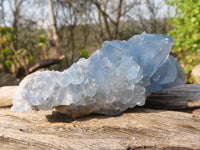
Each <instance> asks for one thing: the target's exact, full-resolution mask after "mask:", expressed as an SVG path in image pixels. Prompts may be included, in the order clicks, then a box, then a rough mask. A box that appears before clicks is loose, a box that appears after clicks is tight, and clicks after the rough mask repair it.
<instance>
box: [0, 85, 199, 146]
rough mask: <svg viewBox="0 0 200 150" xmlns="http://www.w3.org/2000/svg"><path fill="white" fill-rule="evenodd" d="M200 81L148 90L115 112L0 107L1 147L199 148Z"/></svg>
mask: <svg viewBox="0 0 200 150" xmlns="http://www.w3.org/2000/svg"><path fill="white" fill-rule="evenodd" d="M199 100H200V85H184V86H181V87H176V88H172V89H168V90H165V91H161V92H157V93H153V94H152V96H150V97H149V98H148V100H147V104H146V105H145V106H143V107H137V108H133V109H129V110H127V111H126V112H124V113H123V114H122V115H120V116H117V117H106V116H101V115H90V116H86V117H82V118H78V119H75V120H73V119H70V118H67V117H66V116H64V115H62V114H59V113H57V112H55V111H27V112H24V113H13V112H11V111H10V108H0V149H3V150H9V149H11V150H13V149H19V150H21V149H23V150H26V149H27V150H29V149H31V150H38V149H42V150H44V149H51V150H54V149H55V150H58V149H60V150H61V149H95V150H96V149H137V150H140V149H152V150H156V149H164V150H168V149H172V150H177V149H180V150H186V149H200V101H199Z"/></svg>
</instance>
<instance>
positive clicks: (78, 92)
mask: <svg viewBox="0 0 200 150" xmlns="http://www.w3.org/2000/svg"><path fill="white" fill-rule="evenodd" d="M172 45H173V38H172V37H169V36H166V35H158V34H146V33H143V34H140V35H135V36H133V37H132V38H130V39H129V40H128V41H111V42H108V41H105V42H104V43H103V46H102V48H101V50H97V51H95V52H94V53H93V54H92V55H91V56H90V57H89V58H88V59H84V58H81V59H80V60H79V61H78V62H77V63H74V64H73V65H72V66H71V67H70V68H68V69H67V70H65V71H63V72H58V71H44V72H40V71H38V72H35V73H33V74H31V75H28V76H27V77H26V78H24V80H22V82H21V83H20V86H19V88H18V90H17V92H16V94H15V96H14V101H13V103H14V105H13V107H12V111H14V112H22V111H26V110H29V109H42V110H48V109H52V108H56V109H57V110H58V111H59V112H61V113H65V114H67V115H68V116H71V117H77V116H81V115H86V114H90V113H99V114H105V115H109V116H111V115H117V114H120V113H121V112H122V111H124V110H126V109H128V108H133V107H135V106H136V105H139V106H142V105H144V104H145V100H146V98H147V96H148V95H150V94H151V92H154V91H158V90H162V89H165V88H170V87H173V86H176V85H179V84H183V83H185V74H184V71H183V69H182V67H181V65H180V64H179V63H178V61H177V59H176V58H174V57H172V56H169V53H170V50H171V48H172Z"/></svg>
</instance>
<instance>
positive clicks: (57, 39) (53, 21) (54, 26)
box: [48, 0, 60, 47]
mask: <svg viewBox="0 0 200 150" xmlns="http://www.w3.org/2000/svg"><path fill="white" fill-rule="evenodd" d="M48 4H49V10H50V13H51V25H52V29H53V40H54V42H55V44H56V47H59V46H60V36H59V34H58V29H57V23H56V19H55V15H54V11H53V5H52V1H51V0H48Z"/></svg>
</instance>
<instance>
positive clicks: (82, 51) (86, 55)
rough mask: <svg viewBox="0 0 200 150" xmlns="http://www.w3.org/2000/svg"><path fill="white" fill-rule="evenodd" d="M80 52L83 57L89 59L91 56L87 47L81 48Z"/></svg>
mask: <svg viewBox="0 0 200 150" xmlns="http://www.w3.org/2000/svg"><path fill="white" fill-rule="evenodd" d="M79 53H80V56H81V57H82V58H86V59H87V58H88V57H89V53H88V51H87V50H86V49H82V50H80V51H79Z"/></svg>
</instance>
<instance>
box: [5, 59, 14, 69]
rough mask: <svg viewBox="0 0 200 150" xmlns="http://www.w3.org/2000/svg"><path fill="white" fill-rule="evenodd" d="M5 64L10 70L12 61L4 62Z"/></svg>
mask: <svg viewBox="0 0 200 150" xmlns="http://www.w3.org/2000/svg"><path fill="white" fill-rule="evenodd" d="M5 64H6V66H7V67H8V68H11V67H12V61H11V60H6V61H5Z"/></svg>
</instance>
